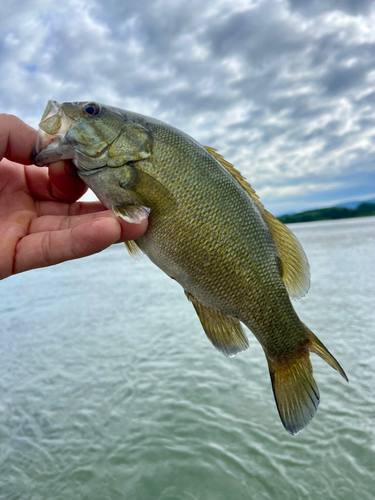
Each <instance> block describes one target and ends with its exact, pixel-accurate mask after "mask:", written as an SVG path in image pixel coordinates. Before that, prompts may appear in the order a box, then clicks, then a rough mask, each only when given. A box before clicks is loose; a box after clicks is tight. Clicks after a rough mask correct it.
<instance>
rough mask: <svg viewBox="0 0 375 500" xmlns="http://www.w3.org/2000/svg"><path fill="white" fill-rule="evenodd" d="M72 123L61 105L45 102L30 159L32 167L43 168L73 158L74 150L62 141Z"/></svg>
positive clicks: (50, 101)
mask: <svg viewBox="0 0 375 500" xmlns="http://www.w3.org/2000/svg"><path fill="white" fill-rule="evenodd" d="M72 121H73V120H72V119H71V118H69V117H68V116H67V115H66V114H65V112H64V110H63V109H62V106H61V104H59V103H58V102H57V101H52V100H49V101H48V102H47V106H46V109H45V110H44V113H43V116H42V120H41V122H40V123H39V129H38V133H37V136H36V141H35V144H34V148H33V151H32V153H31V157H30V159H31V161H32V163H34V165H36V166H38V167H43V166H45V165H47V164H48V163H52V162H55V161H58V160H71V159H74V158H75V150H74V148H73V147H72V146H71V145H70V144H69V143H68V142H67V141H66V140H64V139H65V136H66V134H67V132H68V131H69V129H70V126H71V124H72Z"/></svg>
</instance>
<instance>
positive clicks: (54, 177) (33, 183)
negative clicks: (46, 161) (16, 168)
mask: <svg viewBox="0 0 375 500" xmlns="http://www.w3.org/2000/svg"><path fill="white" fill-rule="evenodd" d="M51 165H53V167H51V168H49V169H48V168H47V167H36V166H35V165H26V166H25V175H26V181H27V185H28V188H29V189H30V192H31V194H32V195H33V197H34V198H36V199H38V200H58V201H69V202H72V201H76V200H78V199H79V198H80V197H81V196H82V195H83V194H84V193H85V192H86V191H87V189H88V188H87V186H86V184H84V183H83V182H82V181H81V179H80V178H79V177H77V176H76V175H74V174H73V173H72V170H71V165H70V163H69V162H67V161H59V162H55V163H53V164H52V163H51Z"/></svg>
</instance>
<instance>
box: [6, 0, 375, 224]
mask: <svg viewBox="0 0 375 500" xmlns="http://www.w3.org/2000/svg"><path fill="white" fill-rule="evenodd" d="M374 26H375V2H372V1H369V0H280V1H279V0H216V1H208V0H188V1H185V0H181V1H179V0H159V1H145V0H137V1H132V0H106V1H105V2H104V1H103V2H99V1H88V0H61V1H59V2H57V1H47V0H33V1H26V0H18V1H17V3H14V2H13V5H11V3H10V2H6V5H4V2H2V5H1V7H0V30H1V31H0V68H1V78H0V112H6V113H13V114H16V115H17V116H19V117H21V118H22V119H24V120H25V121H26V122H28V123H29V124H30V125H33V126H34V127H37V124H38V121H39V119H40V117H41V115H42V113H43V110H44V107H45V105H46V103H47V100H48V99H54V100H57V101H58V102H64V101H83V100H97V101H99V102H102V103H105V104H111V105H115V106H119V107H122V108H125V109H130V110H132V111H136V112H140V113H143V114H146V115H149V116H153V117H155V118H159V119H161V120H163V121H166V122H168V123H170V124H172V125H174V126H176V127H178V128H180V129H181V130H183V131H185V132H186V133H188V134H190V135H191V136H193V137H194V138H195V139H196V140H198V141H199V142H200V143H202V144H204V145H208V146H212V147H215V148H216V149H218V151H219V152H220V153H221V154H223V155H224V156H225V158H226V159H227V160H228V161H230V162H232V163H233V164H234V165H235V166H236V167H237V168H238V169H239V170H241V172H242V173H243V174H244V175H245V176H246V177H247V179H248V180H249V182H250V183H251V184H252V186H253V187H254V188H255V189H256V191H257V192H258V194H259V195H260V197H261V200H262V201H263V203H264V204H265V205H266V207H267V208H268V209H269V210H270V211H272V212H273V213H275V214H276V215H280V214H282V213H287V212H295V211H300V210H303V209H309V208H314V207H320V206H329V205H334V204H336V203H340V202H343V201H349V200H357V199H366V198H372V197H374V196H375V29H374Z"/></svg>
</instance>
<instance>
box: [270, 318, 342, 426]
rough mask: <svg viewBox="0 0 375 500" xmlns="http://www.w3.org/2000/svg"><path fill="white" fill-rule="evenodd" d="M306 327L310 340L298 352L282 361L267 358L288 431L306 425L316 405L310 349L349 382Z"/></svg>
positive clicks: (325, 349)
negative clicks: (305, 346)
mask: <svg viewBox="0 0 375 500" xmlns="http://www.w3.org/2000/svg"><path fill="white" fill-rule="evenodd" d="M306 329H307V331H308V336H309V343H308V344H307V348H305V349H302V350H301V351H300V353H299V355H297V356H296V357H293V358H291V359H285V360H284V361H272V360H270V359H269V358H267V361H268V366H269V370H270V375H271V381H272V389H273V393H274V396H275V400H276V406H277V409H278V411H279V415H280V419H281V422H282V423H283V425H284V427H285V429H286V430H287V431H288V432H290V433H291V434H297V433H298V432H299V431H301V430H302V429H303V428H304V427H306V425H307V424H308V423H309V422H310V421H311V419H312V418H313V416H314V414H315V412H316V410H317V409H318V405H319V390H318V387H317V385H316V382H315V380H314V377H313V370H312V366H311V362H310V355H309V351H311V352H314V353H316V354H318V355H319V356H320V357H321V358H322V359H324V361H326V362H327V363H328V364H329V365H330V366H332V368H334V369H335V370H337V371H338V372H339V373H340V374H341V375H342V376H343V377H344V379H345V380H346V381H348V378H347V376H346V374H345V372H344V370H343V369H342V368H341V366H340V365H339V363H338V362H337V361H336V359H335V358H334V357H333V356H332V354H331V353H330V352H329V351H328V349H327V348H326V347H325V346H324V345H323V344H322V343H321V342H320V340H319V339H318V338H317V337H316V336H315V335H314V334H313V333H312V332H311V331H310V330H309V329H308V328H307V327H306Z"/></svg>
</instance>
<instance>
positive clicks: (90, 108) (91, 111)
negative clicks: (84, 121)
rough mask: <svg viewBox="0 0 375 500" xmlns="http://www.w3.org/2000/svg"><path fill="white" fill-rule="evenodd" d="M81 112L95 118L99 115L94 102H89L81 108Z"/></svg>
mask: <svg viewBox="0 0 375 500" xmlns="http://www.w3.org/2000/svg"><path fill="white" fill-rule="evenodd" d="M83 111H84V112H85V113H86V115H89V116H97V115H98V114H99V113H100V106H99V104H96V102H89V103H87V104H85V105H84V106H83Z"/></svg>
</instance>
